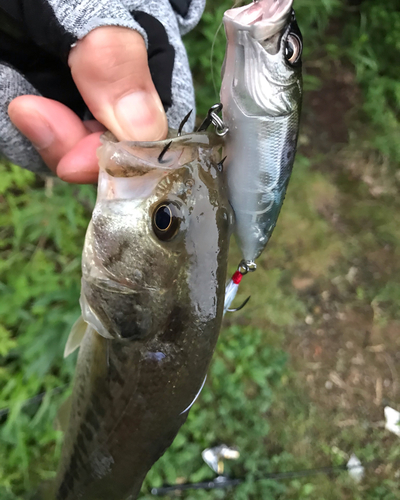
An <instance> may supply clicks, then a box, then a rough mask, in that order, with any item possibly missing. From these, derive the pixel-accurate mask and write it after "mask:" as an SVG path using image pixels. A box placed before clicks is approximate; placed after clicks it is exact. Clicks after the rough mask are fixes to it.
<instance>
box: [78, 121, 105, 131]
mask: <svg viewBox="0 0 400 500" xmlns="http://www.w3.org/2000/svg"><path fill="white" fill-rule="evenodd" d="M83 124H84V125H85V127H86V128H87V129H88V130H89V132H105V131H106V130H107V129H106V127H105V126H104V125H102V124H101V123H100V122H98V121H97V120H85V121H84V122H83Z"/></svg>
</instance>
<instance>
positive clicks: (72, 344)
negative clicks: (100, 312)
mask: <svg viewBox="0 0 400 500" xmlns="http://www.w3.org/2000/svg"><path fill="white" fill-rule="evenodd" d="M87 327H88V324H87V323H86V321H84V319H83V318H82V316H79V318H78V319H77V320H76V321H75V323H74V325H73V326H72V328H71V332H70V334H69V336H68V340H67V343H66V344H65V349H64V358H66V357H67V356H69V355H70V354H71V353H73V352H74V351H75V350H76V349H78V347H79V346H80V345H81V343H82V340H83V337H84V336H85V333H86V329H87Z"/></svg>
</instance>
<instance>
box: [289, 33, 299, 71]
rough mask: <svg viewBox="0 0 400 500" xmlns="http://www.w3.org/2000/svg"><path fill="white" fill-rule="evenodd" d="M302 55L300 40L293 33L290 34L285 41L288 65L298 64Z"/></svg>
mask: <svg viewBox="0 0 400 500" xmlns="http://www.w3.org/2000/svg"><path fill="white" fill-rule="evenodd" d="M301 53H302V43H301V40H300V38H299V37H298V36H297V35H295V34H294V33H290V34H289V36H288V37H287V40H286V47H285V57H286V60H287V62H288V63H289V64H292V65H293V64H296V63H297V62H299V59H300V57H301Z"/></svg>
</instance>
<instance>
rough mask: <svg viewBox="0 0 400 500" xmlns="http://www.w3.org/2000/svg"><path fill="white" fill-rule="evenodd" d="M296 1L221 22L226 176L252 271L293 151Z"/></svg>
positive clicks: (249, 8)
mask: <svg viewBox="0 0 400 500" xmlns="http://www.w3.org/2000/svg"><path fill="white" fill-rule="evenodd" d="M292 3H293V0H259V1H255V2H253V3H252V4H250V5H246V6H244V7H239V8H234V9H230V10H228V11H226V12H225V14H224V19H223V21H224V25H225V31H226V35H227V40H228V41H227V50H226V55H225V62H224V68H223V80H222V87H221V102H222V104H223V111H222V112H223V122H224V124H225V125H226V126H227V127H228V129H229V132H228V133H227V134H226V137H225V140H226V154H227V161H226V169H225V172H226V174H225V175H226V182H227V186H228V196H229V201H230V203H231V205H232V207H233V209H234V212H235V220H236V223H235V233H236V237H237V240H238V243H239V246H240V248H241V251H242V254H243V258H244V260H245V264H246V266H247V268H248V269H249V268H251V266H254V260H255V259H256V258H257V257H259V255H260V254H261V252H262V251H263V250H264V248H265V246H266V244H267V243H268V241H269V239H270V236H271V234H272V231H273V229H274V227H275V224H276V221H277V218H278V216H279V212H280V209H281V207H282V203H283V200H284V197H285V194H286V189H287V185H288V182H289V179H290V175H291V172H292V167H293V162H294V157H295V153H296V145H297V137H298V130H299V119H300V110H301V100H302V76H301V54H302V36H301V33H300V31H299V28H298V26H297V23H296V19H295V15H294V12H293V10H292ZM246 266H245V267H246Z"/></svg>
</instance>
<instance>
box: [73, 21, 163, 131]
mask: <svg viewBox="0 0 400 500" xmlns="http://www.w3.org/2000/svg"><path fill="white" fill-rule="evenodd" d="M68 63H69V66H70V68H71V73H72V77H73V79H74V81H75V84H76V86H77V87H78V90H79V92H80V93H81V95H82V97H83V99H84V101H85V102H86V104H87V106H88V108H89V109H90V111H91V112H92V114H93V116H94V117H95V118H96V119H97V120H98V121H99V122H100V123H102V124H103V125H104V126H105V127H107V128H108V129H109V130H110V131H111V132H112V133H113V134H114V135H115V136H116V137H117V138H118V139H119V140H134V141H155V140H160V139H164V138H165V137H166V135H167V132H168V124H167V117H166V115H165V112H164V108H163V105H162V103H161V100H160V97H159V95H158V93H157V91H156V89H155V87H154V84H153V81H152V79H151V74H150V70H149V66H148V62H147V50H146V45H145V43H144V40H143V38H142V36H141V35H140V34H139V33H137V32H136V31H134V30H131V29H128V28H121V27H119V26H104V27H101V28H97V29H95V30H93V31H91V32H90V33H89V34H88V35H86V36H85V37H84V38H83V39H82V40H80V41H78V42H77V44H76V46H75V47H74V48H73V49H72V50H71V52H70V55H69V60H68Z"/></svg>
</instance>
